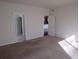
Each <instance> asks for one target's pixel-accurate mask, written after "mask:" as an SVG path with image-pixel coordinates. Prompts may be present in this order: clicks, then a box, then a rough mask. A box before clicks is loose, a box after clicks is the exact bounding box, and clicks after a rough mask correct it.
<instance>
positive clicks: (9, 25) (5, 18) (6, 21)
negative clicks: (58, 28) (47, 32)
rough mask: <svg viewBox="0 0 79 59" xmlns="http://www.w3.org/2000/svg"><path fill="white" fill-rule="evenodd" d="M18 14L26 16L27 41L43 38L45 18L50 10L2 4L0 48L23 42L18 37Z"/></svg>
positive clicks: (0, 13)
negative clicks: (16, 24) (16, 25)
mask: <svg viewBox="0 0 79 59" xmlns="http://www.w3.org/2000/svg"><path fill="white" fill-rule="evenodd" d="M16 14H23V15H24V23H25V38H26V40H29V39H34V38H37V37H42V36H43V33H44V30H43V24H44V16H46V15H48V14H49V9H47V8H40V7H34V6H28V5H22V4H14V3H8V2H0V46H2V45H6V44H11V43H15V42H19V41H23V40H19V37H18V36H17V35H16V27H15V23H16V22H15V15H16ZM24 40H25V39H24Z"/></svg>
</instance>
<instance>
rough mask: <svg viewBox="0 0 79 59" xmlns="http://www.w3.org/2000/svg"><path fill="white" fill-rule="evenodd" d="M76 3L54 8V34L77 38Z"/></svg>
mask: <svg viewBox="0 0 79 59" xmlns="http://www.w3.org/2000/svg"><path fill="white" fill-rule="evenodd" d="M77 10H78V7H77V3H76V4H72V5H66V6H62V7H58V8H55V17H56V36H57V37H62V38H68V37H70V36H72V35H75V36H76V41H77V39H78V14H77V13H78V11H77Z"/></svg>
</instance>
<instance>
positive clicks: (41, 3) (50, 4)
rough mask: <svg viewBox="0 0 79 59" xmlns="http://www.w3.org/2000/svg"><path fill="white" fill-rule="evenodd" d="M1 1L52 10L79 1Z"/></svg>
mask: <svg viewBox="0 0 79 59" xmlns="http://www.w3.org/2000/svg"><path fill="white" fill-rule="evenodd" d="M0 1H6V2H14V3H21V4H28V5H34V6H39V7H47V8H52V7H57V6H62V5H67V4H72V3H75V2H77V0H0Z"/></svg>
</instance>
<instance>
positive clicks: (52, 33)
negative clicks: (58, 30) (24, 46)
mask: <svg viewBox="0 0 79 59" xmlns="http://www.w3.org/2000/svg"><path fill="white" fill-rule="evenodd" d="M48 22H49V24H48V35H50V36H55V14H54V11H52V10H51V11H50V12H49V17H48Z"/></svg>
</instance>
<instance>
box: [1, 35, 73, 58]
mask: <svg viewBox="0 0 79 59" xmlns="http://www.w3.org/2000/svg"><path fill="white" fill-rule="evenodd" d="M59 41H62V39H61V38H56V37H51V36H47V37H42V38H37V39H34V40H30V41H26V42H20V43H15V44H11V45H6V46H3V47H0V59H72V58H71V57H70V56H69V55H68V54H67V53H66V52H65V50H64V49H63V48H62V47H61V46H60V45H59V44H58V42H59ZM73 59H74V58H73Z"/></svg>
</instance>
